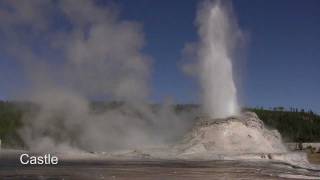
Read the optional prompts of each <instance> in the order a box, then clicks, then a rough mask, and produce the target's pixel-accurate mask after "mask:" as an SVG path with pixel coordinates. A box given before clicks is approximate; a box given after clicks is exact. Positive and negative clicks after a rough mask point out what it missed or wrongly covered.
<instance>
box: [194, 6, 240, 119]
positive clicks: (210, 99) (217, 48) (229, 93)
mask: <svg viewBox="0 0 320 180" xmlns="http://www.w3.org/2000/svg"><path fill="white" fill-rule="evenodd" d="M229 10H230V9H228V8H227V7H226V5H224V4H222V2H220V1H214V2H213V1H205V2H203V4H202V6H201V7H200V9H199V11H198V16H197V23H198V26H199V35H200V44H199V50H198V58H199V63H200V64H199V68H200V72H199V73H200V82H201V86H202V90H203V93H202V99H203V105H204V111H205V113H207V114H208V115H209V116H211V117H213V118H223V117H227V116H230V115H235V114H237V113H238V111H239V105H238V100H237V89H236V87H235V82H234V78H233V69H232V53H233V49H234V46H235V44H236V39H237V36H238V35H239V34H241V32H240V31H239V30H238V28H237V25H236V23H235V21H234V20H233V19H232V15H231V13H230V11H229Z"/></svg>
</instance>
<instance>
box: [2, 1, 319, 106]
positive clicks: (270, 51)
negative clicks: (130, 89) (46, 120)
mask: <svg viewBox="0 0 320 180" xmlns="http://www.w3.org/2000/svg"><path fill="white" fill-rule="evenodd" d="M182 2H183V3H182ZM198 2H199V1H197V0H187V1H180V0H175V1H172V0H170V1H169V0H163V1H150V0H135V1H131V0H121V1H120V0H119V1H115V3H116V4H117V6H118V7H119V9H120V17H121V19H127V20H135V21H138V22H140V23H141V24H142V25H143V31H144V33H145V37H146V42H147V44H146V47H145V49H144V51H145V52H146V53H147V54H149V55H150V56H152V58H153V67H152V69H153V71H152V96H151V98H152V99H153V100H154V101H162V100H163V99H164V98H167V97H172V98H173V99H174V100H175V101H176V102H179V103H189V102H197V98H198V91H197V89H198V88H197V84H196V83H195V82H194V80H192V79H191V78H190V77H188V76H186V75H185V74H184V73H183V72H182V71H181V68H180V67H181V63H182V62H183V59H182V50H183V47H184V45H185V44H186V43H188V42H194V41H196V40H197V32H196V27H195V25H194V19H195V14H196V9H197V4H198ZM233 8H234V11H235V14H236V17H237V20H238V23H239V26H240V27H241V29H242V30H243V31H244V32H245V34H246V37H247V45H246V49H245V52H244V53H243V54H244V60H243V62H242V67H241V68H243V73H242V74H241V75H242V76H243V77H242V78H241V79H242V82H241V89H242V90H241V91H242V94H243V97H242V99H243V104H244V105H246V106H264V107H272V106H285V107H299V108H305V109H312V110H314V111H316V112H320V103H319V102H320V94H319V92H320V81H319V80H320V71H319V69H320V11H319V9H320V1H317V0H308V1H303V0H282V1H277V0H268V1H267V0H259V1H252V0H241V1H240V0H235V1H233ZM0 72H1V73H0V75H1V77H0V98H8V97H10V91H11V90H12V89H13V88H21V87H23V86H24V83H25V81H24V79H23V76H22V75H21V74H22V73H23V72H22V70H21V67H18V66H16V64H15V63H14V62H12V61H10V59H7V58H5V57H3V56H1V55H0ZM9 87H10V88H9Z"/></svg>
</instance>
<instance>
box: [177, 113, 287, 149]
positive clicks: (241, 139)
mask: <svg viewBox="0 0 320 180" xmlns="http://www.w3.org/2000/svg"><path fill="white" fill-rule="evenodd" d="M180 148H181V149H180V150H181V151H182V152H184V154H197V153H215V154H244V153H281V152H286V148H285V147H284V145H283V144H282V140H281V135H280V134H279V132H278V131H276V130H270V129H268V128H266V127H265V126H264V124H263V122H262V121H261V120H260V119H259V118H258V116H257V115H256V114H255V113H253V112H244V113H243V114H241V115H239V116H232V117H228V118H224V119H211V118H209V117H199V118H198V121H197V123H196V125H195V127H194V128H193V130H192V131H191V132H190V133H189V134H187V135H186V137H185V138H184V140H183V142H182V144H181V145H180Z"/></svg>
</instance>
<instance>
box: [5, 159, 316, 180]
mask: <svg viewBox="0 0 320 180" xmlns="http://www.w3.org/2000/svg"><path fill="white" fill-rule="evenodd" d="M319 173H320V171H314V170H306V169H301V168H298V167H294V166H291V165H288V164H285V163H271V162H245V161H222V160H219V161H181V160H172V161H171V160H166V161H163V160H161V161H160V160H148V161H134V160H130V161H124V160H117V161H115V160H97V159H95V160H88V159H87V160H84V159H82V160H80V159H79V160H77V159H73V160H60V161H59V164H58V165H50V166H35V165H33V166H31V165H29V166H22V165H20V162H19V158H18V157H17V156H13V155H9V156H8V155H3V154H2V155H1V156H0V179H5V180H11V179H19V180H20V179H28V180H29V179H30V180H31V179H32V180H34V179H49V180H55V179H59V180H60V179H65V180H67V179H75V180H82V179H112V180H115V179H134V180H146V179H155V180H166V179H173V180H176V179H181V180H187V179H192V180H206V179H285V178H288V179H290V178H295V179H301V178H310V179H320V176H319Z"/></svg>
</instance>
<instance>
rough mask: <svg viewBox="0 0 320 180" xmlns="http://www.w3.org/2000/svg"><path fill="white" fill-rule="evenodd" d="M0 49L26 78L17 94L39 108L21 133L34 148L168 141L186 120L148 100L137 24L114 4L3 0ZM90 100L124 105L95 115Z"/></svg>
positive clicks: (97, 147) (98, 148) (126, 145)
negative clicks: (123, 17) (121, 14)
mask: <svg viewBox="0 0 320 180" xmlns="http://www.w3.org/2000/svg"><path fill="white" fill-rule="evenodd" d="M3 3H4V6H2V7H4V8H2V9H0V13H1V16H0V23H1V27H0V31H1V36H2V37H1V39H2V41H1V43H0V47H1V51H2V53H3V54H5V55H7V56H8V57H10V58H12V59H15V60H16V62H18V63H19V64H20V65H21V66H22V67H23V69H24V70H25V72H26V75H27V77H28V78H29V82H28V86H27V88H26V89H23V90H22V91H19V93H20V94H19V95H18V97H19V98H23V99H27V100H28V101H31V102H34V103H35V104H37V105H39V111H38V112H36V113H34V114H31V115H29V116H28V117H25V119H26V122H25V123H26V124H25V126H24V127H23V128H22V129H21V131H20V134H21V136H22V137H23V139H24V141H25V142H26V143H27V144H26V145H27V146H28V147H29V148H31V149H33V150H39V151H48V150H58V151H59V150H60V151H65V150H70V149H80V150H88V151H105V150H116V149H122V148H136V147H141V146H148V145H155V144H163V143H168V142H170V141H172V140H173V139H175V138H176V137H177V136H179V135H180V134H181V133H183V131H185V129H186V124H183V123H180V119H179V118H178V117H177V116H176V115H175V114H174V113H173V111H172V109H171V107H170V106H169V105H168V106H166V105H164V107H163V108H161V109H160V110H158V111H153V110H152V109H151V107H150V106H148V105H147V100H148V99H147V98H148V95H149V85H148V82H149V74H150V72H149V69H150V58H149V57H148V56H147V55H146V54H144V53H142V52H141V50H142V48H143V45H144V36H143V32H142V30H141V25H140V24H138V23H136V22H130V21H124V20H120V19H119V18H118V17H117V14H118V12H117V10H116V8H115V7H114V5H113V4H107V5H105V4H100V5H99V6H98V5H97V4H96V3H95V1H90V0H80V1H79V0H66V1H42V0H33V1H28V2H26V1H22V2H21V1H11V0H10V1H4V2H3ZM91 99H104V100H117V101H122V102H125V103H124V104H123V105H122V106H121V107H120V108H117V109H109V110H108V111H105V112H100V113H97V112H93V111H92V109H91V108H90V102H91Z"/></svg>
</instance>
